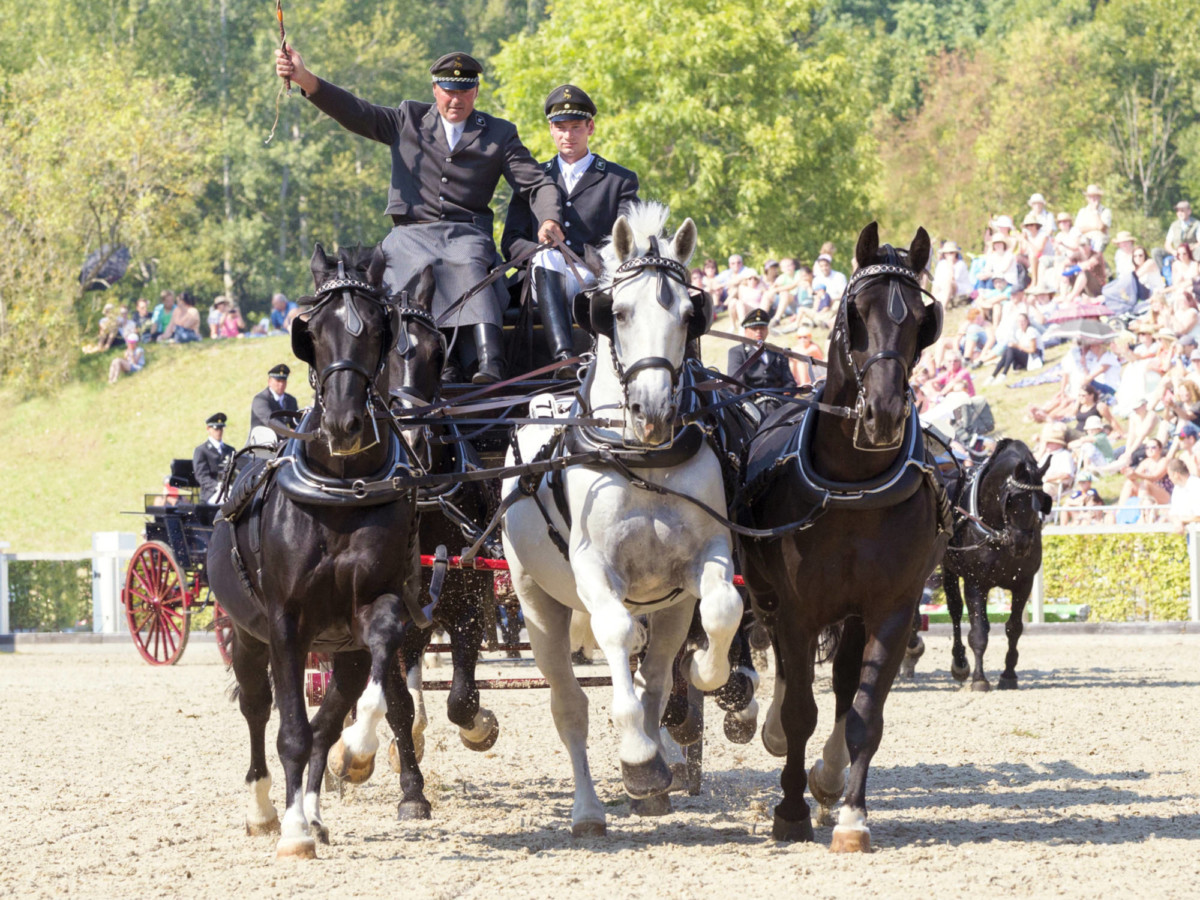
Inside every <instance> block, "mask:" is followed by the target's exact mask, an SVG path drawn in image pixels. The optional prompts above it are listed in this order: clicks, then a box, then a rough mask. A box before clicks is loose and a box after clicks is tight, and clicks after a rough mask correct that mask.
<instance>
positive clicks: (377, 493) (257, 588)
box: [208, 244, 433, 858]
mask: <svg viewBox="0 0 1200 900" xmlns="http://www.w3.org/2000/svg"><path fill="white" fill-rule="evenodd" d="M385 264H386V262H385V258H384V255H383V252H382V251H381V250H380V249H379V248H374V249H370V248H367V249H363V248H353V249H349V250H346V249H344V250H342V251H341V252H340V253H339V255H338V258H337V259H336V260H334V259H330V258H329V257H327V256H326V254H325V251H324V250H323V249H322V248H321V246H320V245H319V244H318V245H317V247H316V250H315V251H314V253H313V259H312V273H313V279H314V281H315V283H316V285H317V287H318V290H317V292H316V295H315V296H314V297H310V298H305V299H304V300H302V301H301V306H302V308H303V313H302V315H301V316H300V317H299V318H297V319H296V320H295V322H294V323H293V326H292V349H293V352H294V353H295V354H296V356H297V357H299V358H300V359H301V360H302V361H304V362H306V363H308V365H309V367H310V380H311V381H312V384H313V387H314V389H315V391H316V403H315V406H314V407H313V409H312V411H311V412H310V413H309V414H308V415H307V416H306V418H305V421H304V422H303V423H302V424H301V426H300V429H301V437H300V438H293V439H292V440H291V441H289V442H288V443H287V444H286V445H285V446H284V448H283V449H282V450H281V452H280V454H279V455H278V456H277V457H276V458H275V459H273V460H270V461H265V460H259V461H256V462H255V463H253V464H251V465H250V466H248V467H246V469H245V470H243V471H242V472H241V474H240V475H239V476H238V480H237V482H235V484H234V486H233V489H232V491H231V494H230V500H229V501H228V502H227V503H226V505H225V506H224V507H223V508H222V515H221V517H220V518H219V519H218V520H217V523H216V525H215V527H214V529H213V537H212V541H211V543H210V544H209V550H208V573H209V582H210V584H211V586H212V590H213V592H214V593H215V594H216V596H217V597H218V598H220V601H221V605H222V606H224V608H225V609H226V610H227V611H228V613H229V615H230V617H231V618H232V620H233V625H234V633H233V671H234V674H235V676H236V678H237V695H238V698H239V701H240V704H241V710H242V714H243V715H244V716H245V718H246V722H247V724H248V725H249V728H250V770H249V773H248V774H247V776H246V781H247V783H248V784H249V786H250V803H249V809H248V813H247V819H246V828H247V831H248V832H249V833H252V834H254V833H265V832H268V831H275V830H279V831H281V837H280V840H279V844H278V848H277V854H278V855H279V856H294V857H303V858H311V857H313V856H315V855H316V848H315V841H314V835H315V836H316V837H317V838H319V839H321V840H322V841H326V842H327V841H328V831H327V829H326V828H325V826H324V825H323V824H322V821H321V815H320V809H319V798H320V790H321V784H322V780H323V776H324V773H325V767H326V761H327V758H329V757H330V756H331V755H332V759H331V760H330V767H331V768H332V769H333V770H334V771H335V773H336V774H338V775H341V776H343V777H349V778H350V779H351V780H355V781H360V780H362V779H364V778H366V777H367V776H368V775H369V774H370V772H371V770H372V769H373V767H374V753H375V749H376V745H377V743H378V742H377V739H376V737H375V728H376V726H377V723H378V721H379V718H380V717H381V716H382V715H384V713H385V708H386V714H387V716H388V719H389V722H390V723H391V724H392V727H393V729H395V728H397V727H399V712H400V710H399V708H400V706H402V705H403V700H404V699H406V698H407V697H408V692H407V690H406V688H405V686H404V681H403V679H402V678H400V677H398V676H399V667H398V666H396V665H394V658H395V656H396V649H397V648H398V647H399V644H400V638H401V634H402V630H403V627H404V625H405V623H406V622H408V621H410V620H411V619H412V618H413V617H415V616H417V615H419V614H420V612H421V611H420V609H419V605H418V604H419V601H418V586H419V579H418V577H417V571H418V570H417V569H416V567H415V565H414V558H415V556H416V554H417V504H416V494H415V491H413V490H411V489H400V490H397V489H395V488H394V487H392V486H391V483H390V481H389V479H390V478H391V477H392V476H394V475H397V474H402V473H404V472H407V471H409V467H410V465H411V460H410V451H409V449H408V448H407V446H406V445H405V443H404V441H403V440H402V439H401V437H400V435H399V433H397V432H394V431H393V430H391V429H389V428H383V430H382V432H381V430H380V424H379V416H380V415H381V414H382V413H383V411H384V409H385V404H384V402H383V401H382V397H381V394H380V391H381V389H383V388H384V387H385V368H386V364H387V360H388V355H389V353H390V350H391V347H392V344H393V341H394V339H395V336H396V334H397V333H398V327H399V326H398V315H397V310H396V308H395V305H394V304H392V303H390V302H389V301H388V300H387V299H386V293H385V292H384V290H383V289H382V286H381V285H382V276H383V271H384V268H385ZM422 285H423V287H424V288H425V289H426V291H428V292H429V293H432V288H433V279H432V275H431V274H430V273H429V272H427V273H426V277H425V279H423V281H422ZM310 650H311V651H320V652H325V653H331V654H332V655H333V675H332V679H331V681H330V683H329V686H328V690H327V693H326V696H325V700H324V702H323V703H322V704H321V708H320V710H319V711H318V712H317V714H316V716H315V717H314V719H313V722H312V723H311V725H310V723H309V720H308V714H307V710H306V709H305V693H304V684H303V677H304V662H305V658H306V656H307V654H308V653H309V651H310ZM268 667H269V669H270V677H268ZM389 674H390V675H391V677H389ZM272 686H273V687H274V695H275V705H276V706H277V708H278V709H279V718H280V722H279V737H278V744H277V746H278V749H279V756H280V759H281V761H282V763H283V767H284V775H285V778H286V782H287V808H286V810H285V812H284V816H283V822H282V825H281V824H280V822H279V819H278V817H277V815H276V812H275V807H274V806H273V805H272V803H271V799H270V784H271V781H270V776H269V774H268V772H267V766H266V757H265V743H264V741H265V733H266V726H267V720H268V719H269V717H270V712H271V700H272ZM356 701H357V702H358V718H357V720H356V722H355V723H354V725H352V726H350V727H349V728H348V729H347V730H346V733H345V734H344V735H343V734H342V725H343V722H344V720H345V718H346V715H347V713H348V712H349V711H350V709H351V708H352V707H353V706H354V704H355V702H356ZM408 705H409V708H410V709H411V700H410V701H409V704H408ZM339 735H341V740H340V741H338V738H339ZM334 741H338V747H337V748H336V749H335V751H334V753H333V754H331V753H330V751H331V747H332V746H333V744H334ZM306 765H307V766H308V782H307V786H306V788H305V790H304V791H303V793H302V791H301V780H302V778H303V775H304V769H305V766H306ZM414 768H415V763H414ZM408 780H409V783H408V784H407V785H404V783H403V781H404V780H403V779H402V787H404V788H405V791H404V800H403V801H402V802H401V804H400V811H401V815H402V816H403V815H404V813H405V811H406V809H407V808H409V807H411V806H413V805H416V806H418V807H420V806H421V805H422V804H423V808H424V810H425V811H426V814H428V812H427V811H428V806H429V804H428V802H427V801H425V799H424V797H423V795H421V783H420V773H419V771H418V772H417V773H416V776H415V780H414V779H413V778H411V777H410V778H409V779H408Z"/></svg>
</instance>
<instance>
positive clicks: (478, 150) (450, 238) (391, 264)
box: [275, 47, 564, 384]
mask: <svg viewBox="0 0 1200 900" xmlns="http://www.w3.org/2000/svg"><path fill="white" fill-rule="evenodd" d="M482 70H483V69H482V66H480V64H479V63H478V62H477V61H476V60H474V59H472V58H471V57H470V56H468V55H467V54H466V53H448V54H446V55H445V56H443V57H441V58H440V59H438V60H437V61H436V62H434V63H433V65H432V66H430V67H429V71H430V74H431V75H432V79H433V99H434V102H433V103H422V102H420V101H417V100H403V101H401V102H400V105H399V106H376V105H374V104H371V103H367V102H366V101H364V100H360V99H359V98H358V97H355V96H354V95H353V94H351V93H350V92H349V91H346V90H344V89H342V88H340V87H338V86H337V85H334V84H330V83H329V82H327V81H324V80H323V79H320V78H318V77H317V76H316V75H314V74H313V73H312V72H310V71H309V70H308V69H307V68H306V67H305V65H304V60H303V59H302V58H301V56H300V54H299V53H297V52H296V50H295V49H294V48H292V47H288V48H287V49H286V50H276V51H275V72H276V74H277V75H279V77H281V78H287V79H291V80H292V81H294V82H295V83H296V85H297V86H299V88H300V89H301V90H302V91H303V92H304V95H305V96H306V97H307V98H308V99H309V100H310V101H311V102H312V104H313V105H314V106H316V107H317V108H318V109H319V110H321V111H322V112H324V113H326V114H327V115H328V116H330V117H331V118H332V119H333V120H334V121H336V122H337V123H338V124H339V125H341V126H342V127H343V128H346V129H348V130H349V131H353V132H354V133H355V134H359V135H362V136H363V137H367V138H370V139H372V140H375V141H379V142H380V143H384V144H387V145H388V146H390V147H391V151H392V179H391V184H390V186H389V187H388V205H387V209H386V210H385V212H386V214H387V215H389V216H391V217H392V222H393V223H394V226H395V227H393V228H392V231H391V233H390V234H388V236H387V237H386V238H385V239H384V241H383V249H384V250H385V251H386V253H387V257H388V269H387V273H386V275H385V276H384V282H385V284H386V285H387V287H388V289H389V290H391V291H392V292H393V293H398V292H400V291H403V290H408V291H412V290H414V289H415V287H416V283H417V279H418V278H419V277H420V274H421V272H422V270H423V269H424V268H425V267H426V266H427V265H429V264H432V265H433V267H434V281H435V284H436V291H437V293H436V295H435V297H434V309H433V312H434V315H435V316H437V317H441V316H442V315H443V314H444V313H445V312H446V311H447V310H449V309H450V307H451V306H452V305H453V304H454V302H455V301H456V300H457V299H458V298H459V297H460V296H462V295H463V294H464V293H466V291H468V290H469V289H470V288H472V287H474V286H475V285H476V284H478V283H479V282H480V281H482V280H483V279H484V277H485V276H486V275H487V273H488V269H489V267H490V266H491V265H492V263H493V262H496V261H497V254H496V246H495V244H494V243H493V241H492V211H491V209H490V207H489V204H490V203H491V200H492V195H493V194H494V193H495V190H496V185H497V184H498V183H499V181H500V177H501V176H503V177H504V178H505V179H506V180H507V181H508V183H509V184H511V185H512V187H513V193H514V195H515V196H516V197H519V198H521V199H522V200H523V201H524V202H525V203H527V204H528V205H529V207H530V209H531V210H532V211H533V213H534V216H535V220H536V222H537V223H538V225H537V229H536V232H537V239H538V241H551V240H558V241H561V240H563V238H564V234H563V230H562V228H561V226H560V224H559V223H560V222H561V221H562V210H561V209H560V206H559V201H558V191H557V189H556V188H555V186H554V182H553V181H551V179H550V178H549V177H548V176H547V175H546V173H545V172H544V171H543V170H542V169H541V168H540V167H539V166H538V164H537V163H536V162H535V161H534V159H533V156H532V155H531V154H530V153H529V151H528V150H527V149H526V148H525V145H524V144H523V143H521V139H520V137H519V136H518V134H517V128H516V126H515V125H513V124H512V123H511V122H508V121H505V120H504V119H499V118H497V117H495V116H491V115H488V114H487V113H483V112H479V111H478V110H476V109H475V99H476V97H477V96H478V94H479V76H480V73H481V72H482ZM507 302H508V297H507V292H506V291H505V290H504V285H503V283H502V281H498V282H495V283H493V284H492V285H490V286H489V287H488V288H486V289H485V290H483V291H481V292H479V293H478V294H476V295H475V296H473V297H471V298H470V299H468V300H467V301H466V302H465V303H463V304H461V305H460V306H458V307H457V308H456V309H455V311H454V313H453V315H452V316H451V317H450V319H449V321H447V322H445V323H443V324H445V325H447V326H455V325H457V326H465V330H463V331H462V332H461V333H460V334H459V336H458V339H457V341H456V342H455V349H456V353H457V357H458V358H457V360H452V361H450V363H449V364H448V365H447V367H446V370H445V371H446V375H445V376H444V378H443V380H459V377H460V375H459V371H461V370H459V371H455V370H456V369H457V366H455V365H454V363H455V362H457V363H458V364H459V365H461V366H462V367H463V368H464V369H465V368H467V367H469V366H470V365H471V364H472V363H475V362H476V361H477V362H478V366H477V371H476V373H475V375H474V377H473V378H472V381H474V382H475V383H476V384H490V383H492V382H496V381H499V380H500V378H501V377H502V375H503V365H504V359H503V356H504V352H503V342H502V335H501V330H500V326H501V315H502V313H503V310H504V306H505V305H506V304H507Z"/></svg>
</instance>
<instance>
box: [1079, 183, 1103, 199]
mask: <svg viewBox="0 0 1200 900" xmlns="http://www.w3.org/2000/svg"><path fill="white" fill-rule="evenodd" d="M1083 196H1085V197H1103V196H1104V191H1102V190H1101V189H1100V185H1098V184H1089V185H1088V186H1087V187H1086V188H1084V189H1083Z"/></svg>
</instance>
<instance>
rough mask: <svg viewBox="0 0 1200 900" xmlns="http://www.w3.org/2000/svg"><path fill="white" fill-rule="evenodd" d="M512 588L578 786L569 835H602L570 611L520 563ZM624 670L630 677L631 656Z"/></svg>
mask: <svg viewBox="0 0 1200 900" xmlns="http://www.w3.org/2000/svg"><path fill="white" fill-rule="evenodd" d="M513 585H514V586H515V587H516V588H517V596H518V597H520V598H521V609H522V611H523V612H524V614H525V627H526V628H527V629H528V630H529V645H530V647H531V648H532V650H533V658H534V660H535V661H536V662H537V667H538V668H539V669H540V670H541V672H542V674H543V675H544V676H545V678H546V683H547V684H548V685H549V686H550V714H551V716H553V717H554V727H555V728H556V729H557V730H558V737H559V739H560V740H561V741H562V742H563V745H564V746H565V747H566V748H567V753H568V754H570V757H571V770H572V774H573V776H574V781H575V798H574V802H573V803H572V804H571V835H572V836H573V837H595V836H598V835H602V834H604V833H605V829H606V825H605V817H604V804H602V803H601V802H600V798H599V797H598V796H596V787H595V785H594V784H593V783H592V772H591V769H590V768H589V767H588V757H587V736H588V699H587V694H585V693H584V692H583V688H581V687H580V686H579V681H578V679H576V678H575V670H574V669H573V668H572V666H571V647H570V632H571V609H570V608H569V607H566V606H563V605H562V604H561V603H559V602H558V601H557V600H555V599H554V598H553V597H551V596H550V595H549V594H547V593H546V592H545V591H544V590H542V589H541V588H540V587H539V586H538V585H537V584H535V583H534V581H533V579H531V578H528V577H523V576H522V574H521V572H520V569H519V564H517V565H514V567H513ZM621 668H622V669H624V671H625V674H626V675H628V674H629V658H628V656H627V657H626V658H625V660H624V662H623V663H622V664H621Z"/></svg>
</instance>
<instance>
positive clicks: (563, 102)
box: [546, 84, 596, 122]
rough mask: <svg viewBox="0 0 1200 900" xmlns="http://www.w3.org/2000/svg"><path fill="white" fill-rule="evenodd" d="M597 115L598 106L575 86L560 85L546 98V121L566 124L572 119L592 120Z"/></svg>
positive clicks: (581, 89)
mask: <svg viewBox="0 0 1200 900" xmlns="http://www.w3.org/2000/svg"><path fill="white" fill-rule="evenodd" d="M595 115H596V104H595V103H593V102H592V98H591V97H589V96H588V95H587V94H586V93H585V92H584V90H583V88H578V87H576V86H575V85H573V84H560V85H559V86H558V87H556V88H555V89H554V90H552V91H551V92H550V96H549V97H547V98H546V121H548V122H565V121H569V120H571V119H590V118H592V117H593V116H595Z"/></svg>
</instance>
